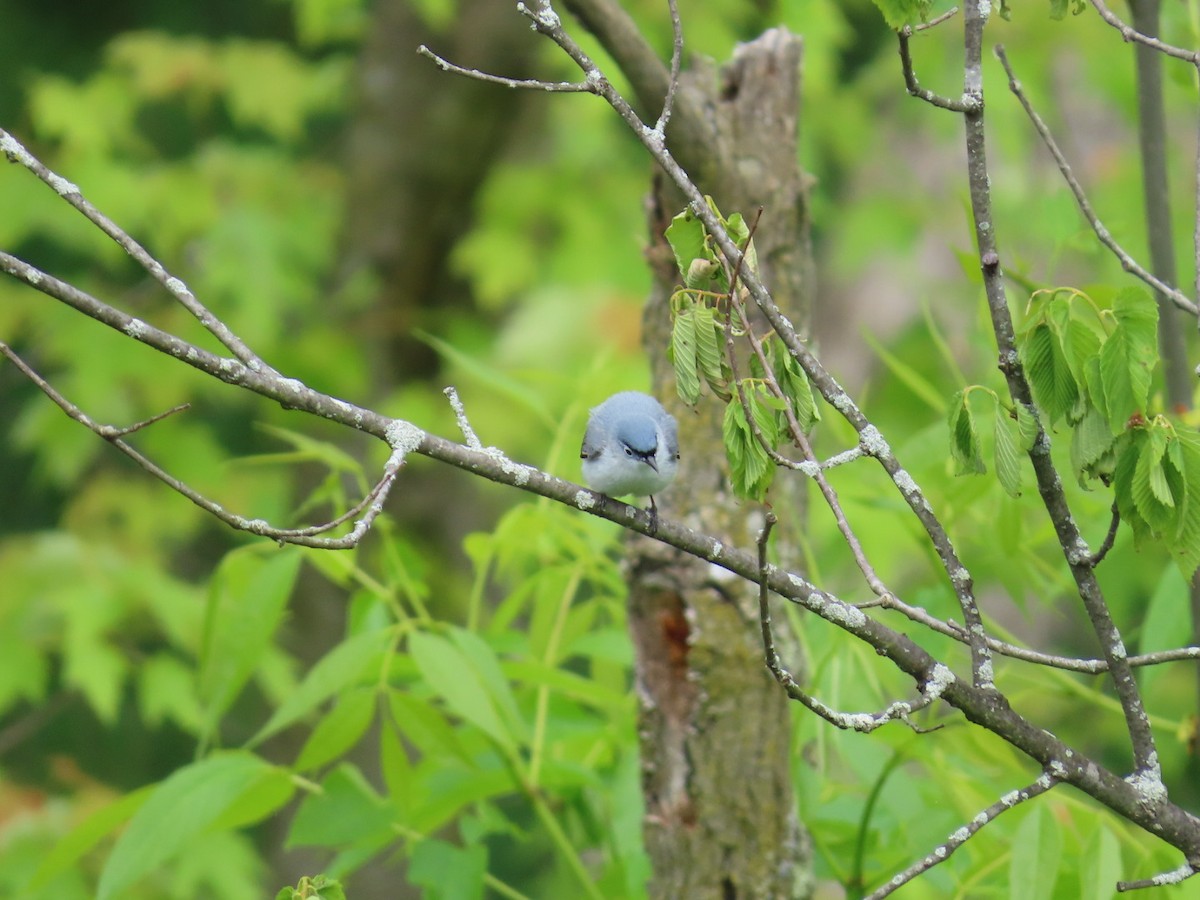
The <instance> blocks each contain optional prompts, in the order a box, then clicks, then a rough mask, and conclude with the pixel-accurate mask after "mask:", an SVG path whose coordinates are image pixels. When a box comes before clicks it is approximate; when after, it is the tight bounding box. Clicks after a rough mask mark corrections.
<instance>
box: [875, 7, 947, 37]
mask: <svg viewBox="0 0 1200 900" xmlns="http://www.w3.org/2000/svg"><path fill="white" fill-rule="evenodd" d="M875 6H876V7H878V9H879V11H880V12H881V13H883V18H884V21H885V22H887V24H888V28H891V29H893V30H895V31H898V30H899V29H901V28H903V27H904V26H905V25H915V24H917V23H918V22H924V21H925V20H926V18H928V16H929V10H930V9H931V8H932V7H933V3H932V0H875Z"/></svg>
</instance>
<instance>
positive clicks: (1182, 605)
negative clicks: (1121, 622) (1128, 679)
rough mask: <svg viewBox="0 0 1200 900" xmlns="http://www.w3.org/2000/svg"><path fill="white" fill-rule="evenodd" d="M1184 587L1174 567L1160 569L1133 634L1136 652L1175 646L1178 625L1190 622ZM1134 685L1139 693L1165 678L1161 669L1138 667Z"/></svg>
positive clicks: (1186, 592) (1162, 668)
mask: <svg viewBox="0 0 1200 900" xmlns="http://www.w3.org/2000/svg"><path fill="white" fill-rule="evenodd" d="M1191 617H1192V613H1191V606H1190V601H1189V597H1188V585H1187V583H1186V581H1185V578H1184V576H1182V575H1181V574H1180V571H1179V569H1178V568H1177V567H1176V566H1173V565H1172V566H1164V567H1163V572H1162V576H1161V577H1160V578H1159V579H1158V585H1157V586H1156V587H1155V589H1154V593H1152V594H1151V595H1150V600H1149V602H1148V603H1147V604H1146V608H1145V613H1144V617H1143V619H1142V627H1141V628H1140V629H1138V633H1137V645H1136V646H1137V652H1138V653H1154V652H1156V651H1158V650H1169V649H1171V648H1172V647H1178V646H1179V623H1180V622H1188V621H1190V620H1191ZM1136 672H1137V679H1138V684H1139V685H1140V686H1141V688H1142V690H1143V691H1149V690H1150V689H1151V687H1153V685H1154V684H1155V683H1156V682H1157V681H1158V680H1159V678H1160V677H1161V676H1162V675H1163V674H1165V672H1164V667H1163V666H1139V667H1138V668H1137V670H1136Z"/></svg>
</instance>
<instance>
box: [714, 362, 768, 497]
mask: <svg viewBox="0 0 1200 900" xmlns="http://www.w3.org/2000/svg"><path fill="white" fill-rule="evenodd" d="M751 384H752V383H751V382H749V379H746V380H743V391H744V393H745V395H746V401H747V405H748V406H749V407H750V410H751V414H752V415H753V416H754V422H755V424H756V425H757V426H758V429H759V432H760V433H761V434H762V435H763V436H764V438H765V439H766V440H767V441H768V443H770V444H771V445H772V446H774V441H775V436H776V432H775V417H774V415H773V414H772V412H771V411H770V410H769V409H768V408H766V407H765V406H762V405H761V404H759V403H757V402H756V400H755V391H754V390H753V388H752V387H751ZM722 429H723V433H724V440H725V455H726V458H727V459H728V461H729V471H730V476H731V477H730V481H731V484H732V486H733V491H734V493H735V494H736V495H737V496H739V497H742V498H745V499H752V500H761V499H762V498H763V497H764V496H765V495H766V492H767V489H768V488H769V487H770V486H771V482H772V481H773V480H774V478H775V466H774V464H773V463H772V462H771V457H770V456H769V455H768V454H767V451H766V450H765V449H764V448H763V446H762V444H761V443H760V442H759V440H758V438H757V437H755V434H754V430H753V429H752V428H751V426H750V424H749V423H748V422H747V420H746V413H745V410H744V409H743V408H742V404H741V401H740V399H739V398H738V396H737V395H736V394H735V395H734V397H733V398H732V399H731V400H730V401H729V403H728V405H727V406H726V407H725V420H724V423H723V426H722Z"/></svg>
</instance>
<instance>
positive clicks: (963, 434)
mask: <svg viewBox="0 0 1200 900" xmlns="http://www.w3.org/2000/svg"><path fill="white" fill-rule="evenodd" d="M969 396H970V395H969V391H966V390H962V391H959V392H958V393H957V394H955V395H954V398H953V399H952V400H951V401H950V409H949V415H948V417H947V424H948V425H949V426H950V456H951V458H952V459H953V460H954V474H955V475H968V474H979V473H982V472H986V471H987V466H985V465H984V464H983V453H982V452H981V450H980V448H979V431H978V429H977V428H976V427H975V416H974V414H973V413H972V412H971V404H970V401H969Z"/></svg>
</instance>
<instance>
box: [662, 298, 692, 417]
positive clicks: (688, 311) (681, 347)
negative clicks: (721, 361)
mask: <svg viewBox="0 0 1200 900" xmlns="http://www.w3.org/2000/svg"><path fill="white" fill-rule="evenodd" d="M695 313H696V307H694V306H685V307H684V308H683V309H680V310H679V311H678V312H677V313H675V321H674V322H673V323H672V326H671V347H670V351H669V353H668V356H669V358H670V360H671V364H672V365H673V366H674V367H675V391H676V393H678V394H679V399H681V400H682V401H683V402H684V403H686V404H687V405H688V406H692V405H694V404H695V403H696V401H697V400H699V399H700V378H699V376H698V375H697V373H696V314H695Z"/></svg>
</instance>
